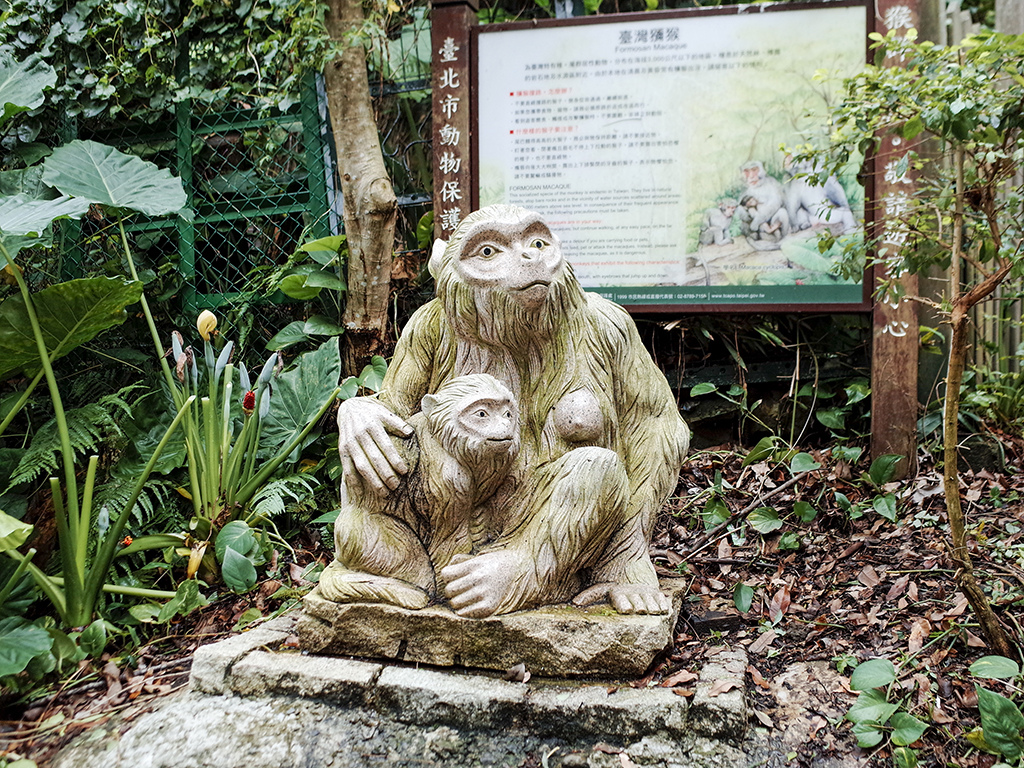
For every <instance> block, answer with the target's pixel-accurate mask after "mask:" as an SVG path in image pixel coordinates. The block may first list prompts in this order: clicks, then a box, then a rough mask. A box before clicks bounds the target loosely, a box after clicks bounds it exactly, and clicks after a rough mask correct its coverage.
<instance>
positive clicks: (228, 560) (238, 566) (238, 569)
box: [220, 547, 256, 594]
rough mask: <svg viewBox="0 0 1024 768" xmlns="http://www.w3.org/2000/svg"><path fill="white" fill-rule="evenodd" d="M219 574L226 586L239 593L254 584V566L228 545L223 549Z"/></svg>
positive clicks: (247, 589)
mask: <svg viewBox="0 0 1024 768" xmlns="http://www.w3.org/2000/svg"><path fill="white" fill-rule="evenodd" d="M220 575H221V578H223V579H224V584H225V585H226V586H227V588H228V589H230V590H231V591H232V592H237V593H239V594H241V593H243V592H248V591H249V590H250V589H252V588H253V586H254V585H255V584H256V567H255V566H254V565H253V564H252V561H251V560H249V558H247V557H246V556H245V555H240V554H239V553H238V552H237V551H235V550H234V549H231V548H230V547H228V548H227V549H225V550H224V563H223V564H222V565H221V567H220Z"/></svg>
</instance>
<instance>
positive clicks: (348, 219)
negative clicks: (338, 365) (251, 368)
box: [324, 0, 398, 375]
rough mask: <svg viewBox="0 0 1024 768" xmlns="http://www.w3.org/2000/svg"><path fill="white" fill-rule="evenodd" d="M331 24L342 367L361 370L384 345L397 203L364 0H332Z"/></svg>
mask: <svg viewBox="0 0 1024 768" xmlns="http://www.w3.org/2000/svg"><path fill="white" fill-rule="evenodd" d="M326 23H327V29H328V31H329V32H330V34H331V38H332V39H333V40H334V41H335V42H337V43H338V44H339V45H340V46H341V55H340V56H338V58H337V59H335V60H334V61H332V62H331V63H330V64H328V65H327V68H326V70H325V72H324V79H325V81H326V87H327V105H328V108H329V110H330V113H331V129H332V131H333V133H334V144H335V147H336V149H337V151H338V175H339V176H340V177H341V191H342V197H343V203H344V220H345V234H346V237H347V244H348V295H347V296H346V302H345V312H344V314H343V315H342V323H343V325H344V327H345V334H344V335H343V336H342V370H343V372H344V373H347V374H352V375H358V374H359V372H360V371H361V370H362V368H363V366H364V365H366V363H368V362H369V360H370V357H371V356H372V355H374V354H378V353H379V352H380V351H382V349H383V346H384V339H385V330H386V327H387V319H388V298H389V296H390V291H391V260H392V249H393V246H394V240H395V221H396V219H397V214H398V205H397V201H396V198H395V191H394V188H393V187H392V186H391V180H390V179H389V178H388V174H387V170H386V168H385V167H384V157H383V154H382V152H381V148H380V138H379V137H378V135H377V123H376V121H375V120H374V115H373V105H372V103H371V102H370V84H369V80H368V77H367V73H366V54H365V50H364V48H363V37H362V35H361V33H360V31H361V29H362V26H363V24H364V23H365V19H364V16H363V8H362V3H361V0H330V2H329V3H328V10H327V18H326Z"/></svg>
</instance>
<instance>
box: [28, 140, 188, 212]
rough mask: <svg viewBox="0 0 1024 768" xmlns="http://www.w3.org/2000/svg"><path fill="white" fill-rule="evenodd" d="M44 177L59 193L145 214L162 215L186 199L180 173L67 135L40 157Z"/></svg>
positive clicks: (180, 206) (175, 209) (179, 205)
mask: <svg viewBox="0 0 1024 768" xmlns="http://www.w3.org/2000/svg"><path fill="white" fill-rule="evenodd" d="M43 169H44V170H43V181H45V182H46V183H47V184H49V185H50V186H52V187H56V188H57V189H58V190H60V192H61V194H64V195H71V196H73V197H81V198H84V199H86V200H89V201H90V202H93V203H100V204H101V205H105V206H109V207H112V208H129V209H131V210H133V211H139V212H140V213H145V214H147V215H149V216H166V215H167V214H170V213H175V212H177V211H179V210H181V209H182V208H184V207H185V206H186V205H187V204H188V199H187V198H186V197H185V190H184V189H183V188H182V186H181V179H178V178H176V177H174V176H171V172H170V171H168V170H167V169H162V168H158V167H157V166H155V165H153V163H150V162H147V161H145V160H142V159H141V158H138V157H135V156H134V155H126V154H125V153H123V152H118V151H117V150H116V149H114V148H113V147H108V146H106V145H105V144H99V143H97V142H95V141H72V142H71V143H70V144H66V145H64V146H63V147H58V148H57V149H55V150H54V151H53V154H52V155H50V156H49V157H48V158H46V160H45V161H44V162H43Z"/></svg>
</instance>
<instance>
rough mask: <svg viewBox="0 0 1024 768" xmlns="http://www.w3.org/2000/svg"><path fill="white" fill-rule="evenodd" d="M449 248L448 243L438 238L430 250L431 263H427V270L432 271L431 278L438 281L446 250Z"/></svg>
mask: <svg viewBox="0 0 1024 768" xmlns="http://www.w3.org/2000/svg"><path fill="white" fill-rule="evenodd" d="M447 247H448V241H447V240H442V239H441V238H438V239H437V240H435V241H434V247H433V248H431V249H430V261H429V262H427V269H428V270H430V276H431V277H432V278H434V279H435V280H437V276H438V275H439V274H440V273H441V258H442V257H443V256H444V251H445V248H447Z"/></svg>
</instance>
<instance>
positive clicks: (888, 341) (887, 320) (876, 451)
mask: <svg viewBox="0 0 1024 768" xmlns="http://www.w3.org/2000/svg"><path fill="white" fill-rule="evenodd" d="M920 11H921V9H920V0H876V3H875V31H876V32H878V33H880V34H882V35H884V34H886V33H887V32H888V31H889V30H890V29H896V30H900V31H901V32H904V33H905V32H906V31H907V30H908V29H911V28H914V29H917V28H918V27H919V25H920ZM886 63H887V64H888V65H889V66H897V67H898V66H900V65H901V63H900V62H899V61H898V60H895V59H893V60H887V61H886ZM906 151H907V145H906V143H905V142H903V141H902V140H901V139H899V138H898V137H886V138H885V139H883V141H882V144H881V146H880V147H879V150H878V155H877V157H876V158H875V174H876V177H875V180H874V188H875V194H874V199H875V205H876V207H877V211H876V214H877V215H876V222H877V226H878V227H880V228H881V229H880V231H881V233H882V240H881V242H880V244H879V246H878V253H877V256H878V258H879V259H880V260H881V261H882V262H884V260H885V257H886V254H889V255H890V256H895V255H896V254H897V253H898V251H899V249H901V248H904V247H906V241H907V237H908V233H907V231H906V229H905V228H904V227H901V225H900V224H899V218H900V216H901V215H902V214H903V213H905V212H906V206H907V203H908V200H909V196H910V194H911V193H912V192H913V185H914V181H913V178H912V176H911V175H910V174H909V173H904V174H900V173H899V172H898V168H897V166H898V165H899V161H900V158H901V157H903V155H904V154H905V153H906ZM888 276H889V273H888V268H887V267H886V266H885V265H884V263H880V264H878V265H877V266H876V267H875V285H876V287H877V286H878V285H879V284H880V283H881V282H882V281H883V280H884V279H885V278H886V277H888ZM897 279H898V283H899V285H900V287H901V288H902V293H903V295H904V296H916V295H917V288H918V281H917V276H916V275H912V274H909V273H907V274H903V275H898V276H897ZM872 318H873V330H872V345H871V455H872V456H873V457H878V456H881V455H883V454H886V453H896V454H900V455H901V456H905V457H907V461H906V462H901V463H900V475H899V476H900V477H906V475H907V474H908V473H912V472H913V471H915V469H916V466H917V411H918V401H917V375H918V374H917V366H918V360H917V356H918V345H919V343H920V342H919V338H918V336H919V333H918V305H917V303H916V302H914V301H910V300H908V299H906V298H904V299H902V300H898V299H894V298H892V297H886V296H881V295H877V296H876V299H875V307H874V311H873V313H872Z"/></svg>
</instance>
